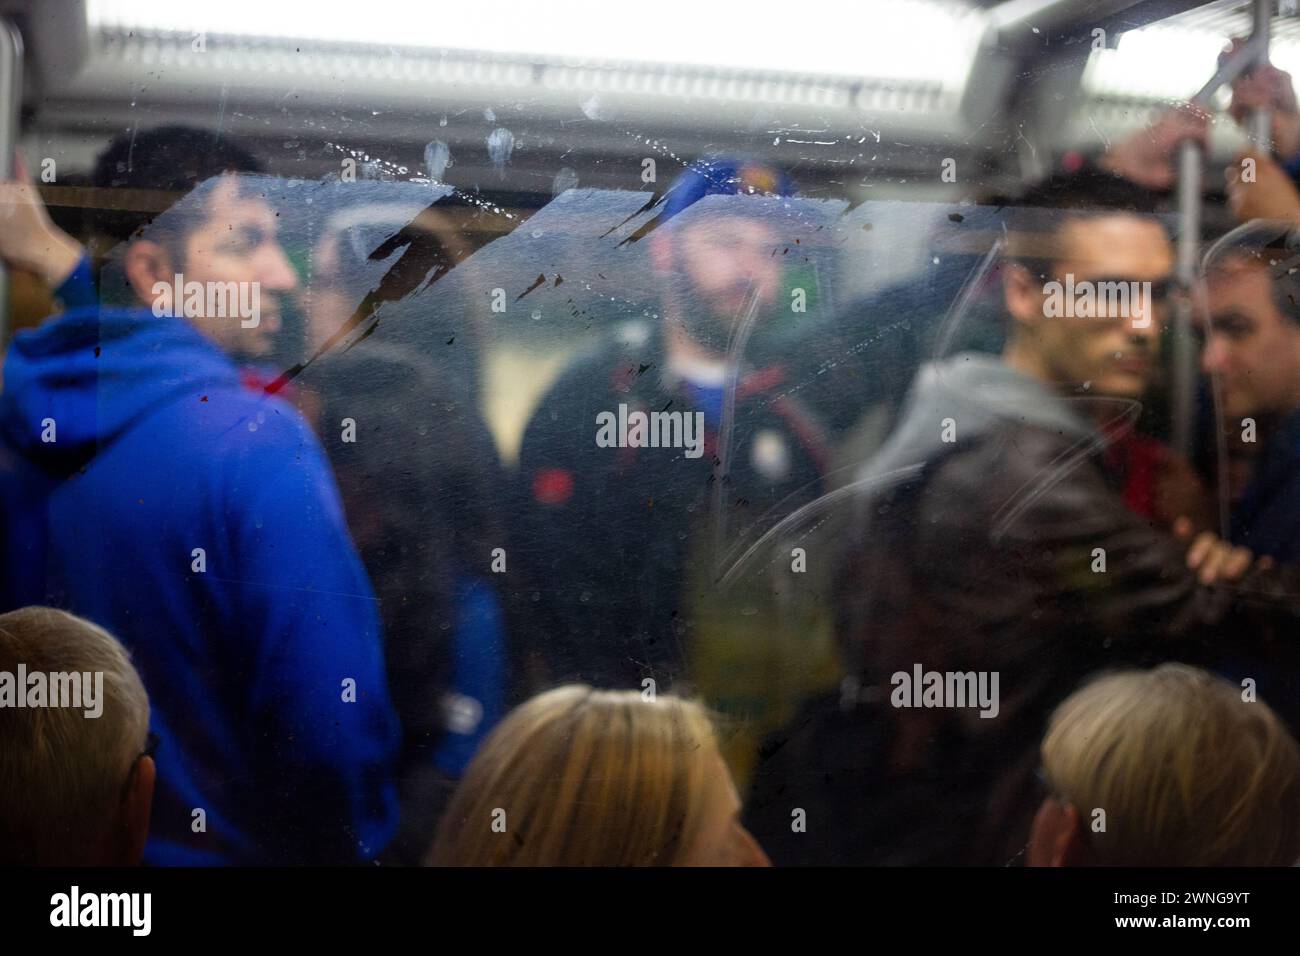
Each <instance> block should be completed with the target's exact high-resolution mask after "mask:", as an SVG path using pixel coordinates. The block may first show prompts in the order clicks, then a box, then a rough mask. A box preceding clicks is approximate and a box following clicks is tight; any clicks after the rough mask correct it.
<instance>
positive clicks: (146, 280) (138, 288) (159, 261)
mask: <svg viewBox="0 0 1300 956" xmlns="http://www.w3.org/2000/svg"><path fill="white" fill-rule="evenodd" d="M172 266H173V263H172V257H171V256H170V255H169V254H168V252H167V250H166V249H164V248H163V247H162V246H160V245H159V244H158V243H156V242H152V241H150V240H148V239H137V240H135V241H134V242H132V243H131V244H130V245H129V246H127V249H126V259H125V261H124V263H123V270H124V271H125V273H126V281H127V283H129V284H130V286H131V291H132V292H134V293H135V297H136V298H137V299H139V300H140V301H141V302H142V303H144V304H146V305H147V304H149V303H151V302H153V301H154V300H155V299H156V298H157V293H156V292H155V291H154V287H155V285H156V284H157V283H159V282H162V283H165V284H166V285H168V286H171V285H172V282H173V279H174V278H175V272H174V270H173V268H172ZM179 311H180V308H179V304H178V305H177V312H178V313H179Z"/></svg>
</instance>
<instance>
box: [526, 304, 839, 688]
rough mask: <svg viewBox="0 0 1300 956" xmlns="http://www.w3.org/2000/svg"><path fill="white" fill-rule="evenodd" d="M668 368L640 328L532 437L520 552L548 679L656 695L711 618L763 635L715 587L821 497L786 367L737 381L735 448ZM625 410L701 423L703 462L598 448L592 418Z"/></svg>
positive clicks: (532, 427) (672, 454) (673, 454)
mask: <svg viewBox="0 0 1300 956" xmlns="http://www.w3.org/2000/svg"><path fill="white" fill-rule="evenodd" d="M665 363H666V359H665V355H664V352H663V349H662V346H661V344H660V342H659V340H658V337H657V335H656V334H655V333H654V331H653V330H652V329H650V328H649V327H648V326H645V325H631V326H629V327H628V328H627V329H625V330H624V334H623V335H621V336H613V337H611V338H609V339H606V340H603V341H602V342H600V343H599V344H598V345H597V346H596V347H595V348H594V349H592V350H591V351H590V352H588V353H587V354H585V355H584V356H582V357H580V358H579V359H578V360H576V361H575V362H574V363H573V364H572V365H571V366H570V367H569V368H568V370H567V371H566V372H565V373H564V374H563V375H562V376H561V378H560V380H559V381H558V382H557V383H556V385H555V386H554V387H553V388H552V389H551V390H550V392H549V393H548V394H547V395H546V397H545V398H544V399H543V400H542V402H541V404H540V405H539V407H538V409H537V411H536V412H535V413H534V415H533V418H532V421H531V422H530V423H529V425H528V428H527V431H526V433H525V436H524V443H523V448H522V451H521V454H520V463H519V472H518V477H517V480H516V487H515V493H514V498H513V500H514V509H513V514H514V515H515V516H516V517H515V519H514V521H513V530H514V532H515V536H514V546H513V548H512V554H514V555H516V556H517V559H518V560H519V561H520V564H521V566H522V567H523V569H524V570H525V572H526V575H527V580H528V581H529V582H530V591H531V594H530V596H531V598H532V600H531V601H529V602H527V603H528V607H529V608H530V609H531V611H532V613H533V615H534V616H533V626H534V627H535V628H536V631H535V632H534V633H537V634H538V635H539V639H538V641H537V647H536V649H537V651H538V653H539V655H540V656H541V657H542V658H543V660H544V663H545V667H546V670H547V672H548V675H549V677H550V679H552V680H563V679H582V680H586V681H590V682H593V683H595V684H598V685H601V686H618V687H640V686H641V684H640V681H641V680H642V679H643V678H644V677H654V678H655V679H656V680H657V681H658V682H660V683H659V686H660V687H661V689H662V687H663V686H664V682H665V681H671V680H673V679H676V678H679V677H681V676H682V675H683V673H684V672H685V671H686V670H687V666H688V662H689V660H690V659H691V657H692V653H693V651H694V650H695V648H694V647H693V641H694V638H695V635H696V634H697V632H698V631H699V630H701V629H702V628H703V629H710V627H711V626H710V625H706V624H705V622H704V618H705V617H707V618H708V619H709V620H711V621H714V622H719V621H726V622H730V623H733V624H734V623H737V622H743V623H748V624H751V625H752V623H753V622H754V621H759V622H761V621H762V620H763V618H762V617H761V616H758V617H755V616H753V613H752V611H747V610H745V609H744V608H742V607H739V606H737V605H743V604H745V602H746V601H747V600H748V598H747V597H746V596H745V595H742V594H741V593H739V592H728V593H726V594H724V593H723V591H724V590H725V589H721V588H718V587H716V586H715V585H716V582H717V579H718V578H720V577H721V576H722V575H723V573H724V570H725V568H726V567H728V566H729V564H730V563H731V562H733V561H735V560H736V559H737V558H738V557H739V556H740V555H741V554H742V553H743V552H744V549H745V547H746V546H747V545H748V544H749V543H751V542H753V541H754V540H755V539H756V538H758V537H759V536H760V535H761V534H762V533H763V532H765V531H767V530H768V529H770V528H771V527H772V526H773V525H774V524H775V523H776V522H777V521H778V520H779V519H780V518H781V517H782V516H783V515H786V514H788V513H790V512H791V511H793V510H795V509H796V508H797V507H799V506H800V505H801V504H804V503H807V502H809V501H811V500H813V499H814V498H816V497H817V495H818V494H819V493H820V486H821V475H822V472H823V469H824V467H825V466H824V461H825V457H824V456H825V452H826V447H825V442H824V438H823V436H822V433H821V429H820V426H819V425H818V423H817V421H816V419H815V418H814V417H813V416H812V415H811V414H810V413H809V412H808V411H807V410H806V409H805V408H804V406H803V405H802V404H801V402H800V401H799V400H798V399H796V398H795V397H793V396H790V395H788V394H786V392H785V390H784V389H785V387H788V381H787V378H786V372H785V369H784V368H783V367H782V366H779V365H773V366H768V367H766V368H764V369H746V370H744V371H743V372H742V373H741V374H740V376H739V380H738V382H737V385H736V389H735V410H734V426H733V428H732V429H731V431H730V435H731V441H730V443H727V442H725V441H723V442H720V440H719V434H720V431H719V429H720V422H721V421H722V418H721V416H720V413H719V409H718V408H717V407H713V408H710V407H709V401H708V400H707V399H705V398H702V397H701V394H700V393H699V392H698V391H693V390H692V388H691V387H690V386H689V385H688V384H686V383H684V382H683V381H682V380H680V379H679V378H677V377H676V376H674V375H673V374H672V373H671V372H670V371H669V370H668V368H667V367H666V364H665ZM721 392H722V390H721V389H719V390H718V392H717V394H716V395H715V396H714V397H715V398H718V399H719V400H720V396H721ZM620 405H625V406H627V408H628V409H629V410H633V411H635V410H639V411H645V412H659V411H668V412H682V413H684V414H686V415H694V414H695V413H696V412H702V413H703V414H704V416H705V419H704V421H705V428H704V435H703V448H702V454H700V456H699V457H689V456H687V455H686V453H685V449H683V448H680V447H677V448H674V447H614V448H609V447H599V446H598V445H597V441H596V439H597V431H598V423H597V416H598V415H600V414H601V413H606V412H608V413H612V414H617V413H618V410H619V406H620ZM722 446H725V450H724V448H723V447H722ZM724 459H725V461H724ZM767 593H769V594H770V589H769V590H768V592H767ZM728 602H734V603H731V604H729V603H728ZM724 605H726V606H727V608H729V610H724ZM720 630H721V627H712V633H714V634H718V633H719V631H720ZM719 639H720V640H723V638H719ZM730 639H731V636H728V637H727V638H725V640H730ZM736 639H737V640H740V638H738V637H737V638H736ZM751 646H752V645H751Z"/></svg>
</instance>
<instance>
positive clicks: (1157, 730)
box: [1042, 664, 1300, 866]
mask: <svg viewBox="0 0 1300 956" xmlns="http://www.w3.org/2000/svg"><path fill="white" fill-rule="evenodd" d="M1242 697H1243V694H1242V690H1241V688H1239V687H1235V686H1234V685H1232V684H1230V683H1228V682H1227V681H1224V680H1222V679H1220V678H1217V677H1214V676H1212V675H1211V674H1208V673H1206V672H1205V671H1203V670H1199V669H1197V668H1195V667H1188V666H1186V665H1184V664H1164V665H1162V666H1160V667H1157V668H1155V669H1154V670H1150V671H1125V672H1120V673H1114V674H1109V675H1105V676H1103V677H1101V678H1100V679H1098V680H1095V681H1094V682H1092V683H1090V684H1088V685H1087V686H1085V687H1084V688H1083V689H1081V690H1079V691H1077V692H1076V693H1075V694H1073V695H1072V696H1071V697H1069V698H1068V699H1067V700H1066V701H1065V702H1064V703H1062V704H1061V705H1060V707H1058V708H1057V709H1056V712H1055V714H1054V715H1053V716H1052V721H1051V725H1050V727H1049V729H1048V731H1047V736H1046V737H1045V738H1044V739H1043V745H1042V759H1043V769H1044V771H1045V773H1046V776H1047V779H1048V782H1049V785H1050V786H1051V787H1052V788H1053V789H1054V790H1055V792H1056V794H1057V795H1058V797H1059V798H1061V799H1064V800H1066V801H1068V802H1069V803H1071V804H1072V805H1073V806H1074V807H1075V808H1076V809H1077V810H1078V811H1079V814H1080V816H1081V817H1082V823H1081V825H1082V826H1083V827H1084V829H1085V834H1086V840H1087V843H1088V846H1089V848H1090V851H1091V856H1092V860H1093V862H1096V863H1099V864H1102V865H1111V866H1134V865H1140V866H1264V865H1274V866H1276V865H1282V866H1290V865H1291V864H1293V863H1295V862H1296V861H1297V859H1300V749H1297V746H1296V742H1295V740H1294V739H1293V738H1292V737H1291V734H1290V733H1289V732H1288V731H1287V729H1286V727H1285V726H1283V724H1282V722H1281V720H1279V719H1278V717H1277V715H1276V714H1274V713H1273V711H1272V710H1270V709H1269V708H1268V706H1267V705H1265V704H1264V703H1263V702H1260V701H1253V702H1248V701H1245V700H1243V699H1242ZM1098 809H1100V810H1104V811H1105V830H1104V832H1096V831H1095V830H1094V828H1093V821H1094V820H1095V819H1098V818H1099V817H1098V815H1097V814H1096V812H1095V811H1096V810H1098Z"/></svg>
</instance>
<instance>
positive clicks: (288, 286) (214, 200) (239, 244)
mask: <svg viewBox="0 0 1300 956" xmlns="http://www.w3.org/2000/svg"><path fill="white" fill-rule="evenodd" d="M206 208H207V210H208V218H207V219H206V220H205V221H204V222H202V223H201V224H199V225H198V226H197V227H196V228H194V229H193V230H192V231H191V232H190V233H189V234H188V235H187V236H186V237H185V244H184V249H183V256H182V258H183V261H184V267H183V269H182V270H181V271H182V274H183V277H184V281H185V282H186V283H189V282H200V283H205V284H206V283H208V282H220V283H226V282H235V283H239V284H241V287H244V288H250V289H251V285H250V286H246V287H245V286H242V284H244V283H250V284H251V283H256V284H257V289H258V297H257V301H258V307H259V310H260V315H259V318H258V322H257V324H256V325H255V326H245V324H244V323H243V322H241V320H240V319H239V318H238V317H233V316H225V317H222V316H213V317H206V316H205V317H201V318H195V319H191V320H190V321H192V322H194V323H195V325H196V326H197V327H198V328H199V330H200V331H202V332H203V333H204V334H205V335H206V336H208V338H210V339H212V340H213V341H215V342H216V343H217V344H218V345H219V346H221V348H222V349H223V350H224V351H225V352H226V353H228V354H230V355H234V356H238V357H243V358H260V357H263V356H266V355H268V354H269V353H270V352H271V350H272V348H273V347H274V344H275V336H276V334H277V333H278V332H279V331H280V302H279V297H280V295H282V294H285V293H288V292H291V291H292V290H293V289H294V288H296V287H297V285H298V276H297V273H295V272H294V269H293V266H292V265H291V264H290V263H289V259H288V257H287V256H286V255H285V252H284V249H283V248H282V247H281V245H280V243H279V240H278V239H277V235H276V233H277V226H276V216H275V211H274V210H273V209H272V208H271V205H270V204H269V203H268V202H267V201H266V200H265V199H263V198H262V197H260V196H258V195H257V194H256V193H255V192H253V191H251V190H250V189H249V188H248V187H247V186H246V185H245V186H243V187H242V188H241V184H240V183H239V181H238V180H237V179H236V178H235V177H232V176H227V177H223V178H222V181H220V182H218V183H217V185H216V186H215V187H214V188H213V190H212V193H211V195H210V196H208V197H207V200H206ZM169 279H170V277H169ZM205 287H206V285H205Z"/></svg>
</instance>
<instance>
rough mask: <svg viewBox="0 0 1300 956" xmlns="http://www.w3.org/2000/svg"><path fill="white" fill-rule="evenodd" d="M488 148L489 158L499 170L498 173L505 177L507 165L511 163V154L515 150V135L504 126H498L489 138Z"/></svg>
mask: <svg viewBox="0 0 1300 956" xmlns="http://www.w3.org/2000/svg"><path fill="white" fill-rule="evenodd" d="M487 148H488V157H489V158H490V159H491V160H492V165H493V166H495V167H496V168H497V173H498V174H501V175H505V171H506V163H508V162H510V154H511V153H512V152H514V149H515V134H514V133H512V132H510V130H508V129H506V128H505V127H504V126H498V127H497V128H496V129H494V130H493V131H492V132H491V134H490V135H489V136H488V138H487Z"/></svg>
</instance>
